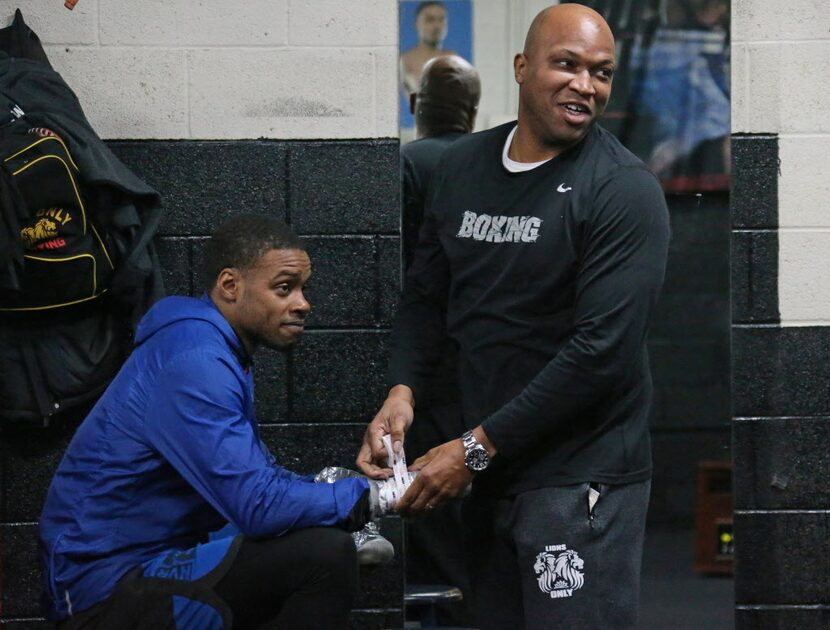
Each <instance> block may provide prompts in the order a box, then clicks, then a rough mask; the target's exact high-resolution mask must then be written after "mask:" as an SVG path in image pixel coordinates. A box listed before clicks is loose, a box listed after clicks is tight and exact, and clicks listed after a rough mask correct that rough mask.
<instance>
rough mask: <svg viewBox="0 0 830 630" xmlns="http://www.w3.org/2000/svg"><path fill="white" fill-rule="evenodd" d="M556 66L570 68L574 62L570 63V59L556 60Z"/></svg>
mask: <svg viewBox="0 0 830 630" xmlns="http://www.w3.org/2000/svg"><path fill="white" fill-rule="evenodd" d="M556 65H557V66H562V67H563V68H572V67H573V65H574V62H573V61H571V60H570V59H557V60H556Z"/></svg>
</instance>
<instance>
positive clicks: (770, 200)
mask: <svg viewBox="0 0 830 630" xmlns="http://www.w3.org/2000/svg"><path fill="white" fill-rule="evenodd" d="M778 168H779V167H778V138H777V136H774V135H768V134H762V135H733V136H732V198H731V199H732V201H731V205H732V225H733V227H736V228H777V227H778Z"/></svg>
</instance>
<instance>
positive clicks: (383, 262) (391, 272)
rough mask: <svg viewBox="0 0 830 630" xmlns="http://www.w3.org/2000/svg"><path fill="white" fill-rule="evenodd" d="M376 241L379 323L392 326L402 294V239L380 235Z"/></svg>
mask: <svg viewBox="0 0 830 630" xmlns="http://www.w3.org/2000/svg"><path fill="white" fill-rule="evenodd" d="M375 242H376V243H377V247H378V264H379V266H380V275H379V277H378V281H379V283H380V291H379V299H380V315H379V323H380V325H381V326H391V325H392V320H393V318H394V317H395V313H396V312H397V310H398V301H399V298H400V294H401V272H400V268H401V239H400V237H397V236H380V237H378V238H377V239H376V241H375Z"/></svg>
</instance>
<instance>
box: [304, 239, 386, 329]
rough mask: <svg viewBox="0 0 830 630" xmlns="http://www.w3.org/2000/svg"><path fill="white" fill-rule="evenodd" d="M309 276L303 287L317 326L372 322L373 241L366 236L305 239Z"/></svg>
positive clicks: (374, 297)
mask: <svg viewBox="0 0 830 630" xmlns="http://www.w3.org/2000/svg"><path fill="white" fill-rule="evenodd" d="M305 243H306V247H307V249H308V255H309V257H310V258H311V267H312V270H313V276H312V278H311V282H310V283H309V288H308V290H307V291H306V299H307V300H308V301H309V302H310V303H311V306H312V311H311V314H310V315H309V316H308V320H307V322H308V325H309V326H310V327H317V328H334V327H341V326H353V327H363V328H369V327H372V326H374V325H375V322H376V319H377V316H376V312H377V307H376V303H377V300H378V297H377V296H378V286H377V276H378V269H377V263H376V261H375V245H374V242H373V239H372V237H370V236H356V237H354V236H353V237H342V236H335V237H311V238H307V239H305Z"/></svg>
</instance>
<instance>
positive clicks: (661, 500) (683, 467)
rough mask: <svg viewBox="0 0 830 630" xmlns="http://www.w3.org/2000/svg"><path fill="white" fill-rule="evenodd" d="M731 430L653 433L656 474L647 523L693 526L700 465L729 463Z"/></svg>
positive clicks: (653, 479)
mask: <svg viewBox="0 0 830 630" xmlns="http://www.w3.org/2000/svg"><path fill="white" fill-rule="evenodd" d="M729 433H730V432H729V427H728V426H727V427H721V428H719V429H711V430H707V431H699V430H698V431H671V432H667V431H652V434H651V450H652V459H653V461H654V472H653V474H652V479H651V500H650V502H649V508H648V520H649V522H651V523H682V524H683V525H684V526H687V527H688V526H691V524H692V523H693V522H694V509H695V488H696V479H697V465H698V463H699V462H702V461H728V460H729Z"/></svg>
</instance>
